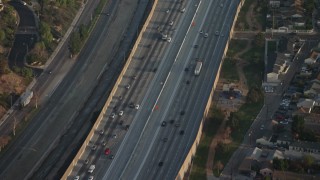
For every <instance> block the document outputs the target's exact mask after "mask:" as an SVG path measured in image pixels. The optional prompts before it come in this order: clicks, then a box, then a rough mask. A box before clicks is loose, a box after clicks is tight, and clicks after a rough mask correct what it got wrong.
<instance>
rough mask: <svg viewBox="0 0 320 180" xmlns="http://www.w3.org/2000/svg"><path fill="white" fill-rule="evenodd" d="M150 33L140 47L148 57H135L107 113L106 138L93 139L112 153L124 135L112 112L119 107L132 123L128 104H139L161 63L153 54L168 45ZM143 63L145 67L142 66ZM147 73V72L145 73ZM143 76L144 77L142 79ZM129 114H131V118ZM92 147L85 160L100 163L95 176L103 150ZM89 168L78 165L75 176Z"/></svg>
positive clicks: (165, 15) (103, 158)
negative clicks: (114, 135)
mask: <svg viewBox="0 0 320 180" xmlns="http://www.w3.org/2000/svg"><path fill="white" fill-rule="evenodd" d="M162 9H163V8H161V9H160V10H159V12H160V14H164V17H165V18H166V19H169V16H168V14H166V13H163V10H162ZM161 19H163V18H161ZM162 21H163V20H162ZM158 24H159V23H158V20H152V26H153V27H152V28H148V29H150V30H153V31H157V26H158ZM146 33H147V32H146ZM148 33H150V34H151V37H152V38H148V37H146V38H145V39H146V40H147V42H142V43H141V45H140V47H141V49H142V50H143V51H144V52H145V53H147V54H148V55H145V54H143V53H142V54H141V53H140V52H139V55H135V56H134V59H133V62H135V63H132V64H133V65H130V66H133V67H130V69H129V70H128V71H127V72H126V75H125V77H124V80H123V82H121V83H120V85H119V89H118V92H117V95H115V96H114V101H113V102H112V104H111V107H110V109H109V110H108V111H107V113H106V120H105V121H106V125H105V127H104V128H105V130H106V133H107V134H106V135H104V136H101V137H99V138H98V139H95V138H93V140H92V141H94V142H95V144H97V145H100V142H102V141H107V145H106V146H107V147H109V148H111V150H112V152H115V150H116V147H114V146H115V144H116V143H117V142H118V141H119V140H118V139H121V136H122V135H123V127H122V126H119V119H118V117H116V118H115V119H114V120H112V119H110V118H109V115H110V114H111V111H115V108H114V107H115V106H117V108H116V109H117V111H119V110H121V109H123V110H125V111H124V112H125V113H124V115H123V117H121V119H123V121H124V124H126V123H130V122H129V121H128V120H127V119H131V118H130V114H132V113H131V111H132V110H131V109H128V108H127V106H128V104H129V101H132V100H134V102H137V101H136V100H135V99H137V98H138V96H139V94H142V93H143V88H141V87H145V85H146V84H145V83H146V81H147V79H150V78H151V79H152V77H153V74H154V72H153V69H154V68H153V67H156V66H157V63H159V62H156V61H159V60H160V59H158V58H156V54H154V53H152V52H156V53H161V52H162V49H163V46H165V45H166V44H167V43H166V42H164V41H158V37H159V34H154V32H148ZM155 39H156V41H154V40H155ZM152 41H153V42H157V44H159V45H160V46H161V47H160V48H155V46H157V45H155V46H154V45H151V44H150V43H151V42H152ZM150 49H151V51H149V50H150ZM159 49H160V50H159ZM148 56H150V58H151V59H150V60H148V59H149V57H148ZM152 59H155V60H152ZM141 63H142V64H143V65H141ZM141 67H142V68H141ZM145 71H147V72H145ZM132 73H134V74H135V75H137V77H136V78H137V79H136V80H132V78H131V77H132V76H133V75H132ZM142 75H143V76H144V77H140V76H142ZM128 81H131V83H132V82H134V83H133V84H131V88H130V89H129V90H127V89H125V88H124V86H125V85H126V83H124V82H128ZM133 91H138V92H139V93H137V92H136V93H135V94H134V96H133V97H132V98H131V99H130V100H129V101H125V100H126V99H127V96H129V97H130V96H132V92H133ZM120 95H121V96H122V97H123V98H124V99H125V100H123V101H119V96H120ZM140 96H141V95H140ZM121 104H122V105H121ZM127 109H128V110H127ZM128 111H129V112H128ZM133 111H135V110H133ZM115 112H116V111H115ZM127 114H129V116H128V115H127ZM98 129H103V127H99V128H98ZM121 130H122V131H121ZM114 133H115V134H117V136H118V138H117V139H112V138H110V137H109V135H110V134H114ZM97 134H98V133H97ZM119 137H120V138H119ZM109 142H110V143H109ZM90 146H92V144H90V145H89V146H88V151H89V153H86V154H89V155H88V156H89V157H93V158H88V156H87V155H86V154H85V155H84V157H83V158H84V159H89V160H90V163H98V166H97V169H96V170H95V172H96V173H95V174H98V173H99V171H100V169H99V168H100V167H101V166H99V163H100V162H96V160H95V159H96V157H95V156H98V157H99V156H100V155H101V152H103V149H101V148H100V147H99V146H98V149H97V152H98V153H95V152H90ZM95 154H98V155H95ZM100 159H101V161H102V163H103V164H105V160H106V158H105V155H103V154H102V157H101V158H100ZM83 161H84V160H83ZM83 161H80V163H83ZM96 165H97V164H96ZM78 168H80V170H77V169H78ZM87 168H88V167H87V166H82V165H77V167H76V169H75V171H76V172H80V174H79V173H76V172H74V173H73V174H77V175H82V176H83V175H84V174H85V172H86V170H87Z"/></svg>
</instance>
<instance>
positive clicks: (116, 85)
mask: <svg viewBox="0 0 320 180" xmlns="http://www.w3.org/2000/svg"><path fill="white" fill-rule="evenodd" d="M157 3H158V0H154V2H153V5H152V8H151V11H150V14H149V15H148V18H147V19H146V21H145V23H144V25H143V27H142V29H141V31H140V33H139V36H138V37H137V40H136V42H135V44H134V46H133V48H132V51H131V53H130V55H129V57H128V60H127V61H126V64H125V65H124V68H123V69H122V71H121V73H120V75H119V77H118V79H117V81H116V83H115V85H114V87H113V89H112V91H111V93H110V95H109V97H108V99H107V101H106V103H105V105H104V106H103V108H102V110H101V112H100V114H99V116H98V118H97V121H96V122H95V123H94V125H93V127H92V129H91V131H90V132H89V134H88V136H87V138H86V140H85V141H84V143H83V144H82V146H81V148H80V149H79V151H78V153H77V155H76V156H75V157H74V159H73V160H72V162H71V164H70V165H69V167H68V168H67V170H66V171H65V173H64V175H63V176H62V178H61V179H67V177H68V176H69V175H70V174H71V172H72V170H73V167H74V166H76V164H77V162H78V160H79V159H80V158H81V156H82V154H83V153H84V151H85V149H86V147H87V145H88V144H89V142H90V140H91V138H92V137H93V135H94V133H95V132H96V130H97V128H98V126H99V124H100V122H101V121H102V120H103V117H104V115H105V113H106V110H107V108H108V106H109V105H110V103H111V101H112V97H113V96H114V94H115V93H116V91H117V89H118V85H119V84H120V82H121V80H122V78H123V75H124V73H125V72H126V70H127V69H128V67H129V64H130V63H131V60H132V57H133V55H134V54H135V52H136V50H137V48H138V45H139V43H140V41H141V39H142V35H143V33H144V32H145V30H146V29H147V27H148V25H149V22H150V20H151V18H152V16H153V13H154V11H155V8H156V5H157Z"/></svg>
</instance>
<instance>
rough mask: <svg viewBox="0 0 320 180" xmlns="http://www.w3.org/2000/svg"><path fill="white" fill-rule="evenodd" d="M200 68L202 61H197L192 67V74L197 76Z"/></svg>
mask: <svg viewBox="0 0 320 180" xmlns="http://www.w3.org/2000/svg"><path fill="white" fill-rule="evenodd" d="M201 68H202V61H197V65H196V68H195V69H194V75H195V76H199V74H200V72H201Z"/></svg>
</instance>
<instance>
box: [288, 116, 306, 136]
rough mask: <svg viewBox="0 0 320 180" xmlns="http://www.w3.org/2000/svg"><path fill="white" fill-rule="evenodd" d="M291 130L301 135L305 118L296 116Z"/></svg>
mask: <svg viewBox="0 0 320 180" xmlns="http://www.w3.org/2000/svg"><path fill="white" fill-rule="evenodd" d="M291 128H292V131H293V132H295V133H298V134H301V133H302V132H303V129H304V118H303V117H301V116H294V117H293V122H292V127H291Z"/></svg>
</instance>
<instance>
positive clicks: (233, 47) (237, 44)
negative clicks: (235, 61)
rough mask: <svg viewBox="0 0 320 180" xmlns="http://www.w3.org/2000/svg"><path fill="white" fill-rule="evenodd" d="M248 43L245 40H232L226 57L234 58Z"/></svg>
mask: <svg viewBox="0 0 320 180" xmlns="http://www.w3.org/2000/svg"><path fill="white" fill-rule="evenodd" d="M247 43H248V41H246V40H235V39H232V40H231V41H230V43H229V47H228V52H227V57H234V56H235V55H236V54H237V53H238V52H239V51H241V50H243V48H244V47H246V46H247Z"/></svg>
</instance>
